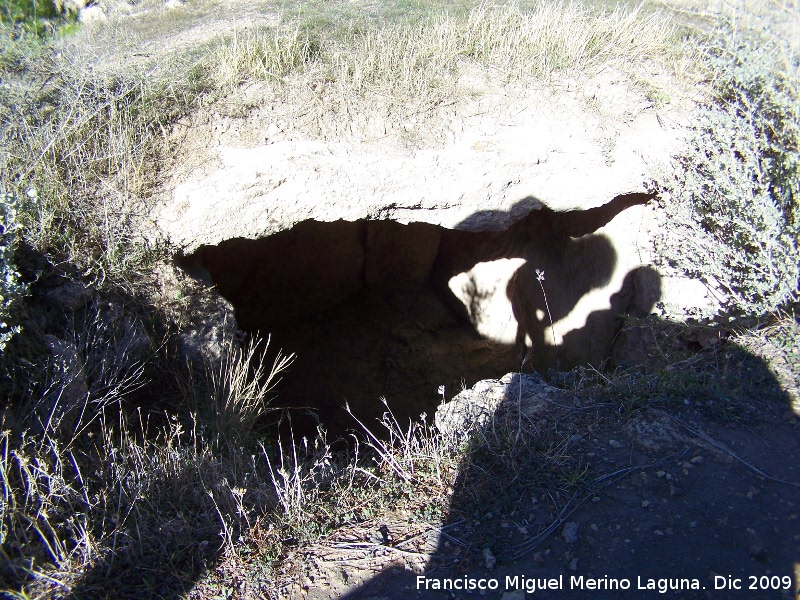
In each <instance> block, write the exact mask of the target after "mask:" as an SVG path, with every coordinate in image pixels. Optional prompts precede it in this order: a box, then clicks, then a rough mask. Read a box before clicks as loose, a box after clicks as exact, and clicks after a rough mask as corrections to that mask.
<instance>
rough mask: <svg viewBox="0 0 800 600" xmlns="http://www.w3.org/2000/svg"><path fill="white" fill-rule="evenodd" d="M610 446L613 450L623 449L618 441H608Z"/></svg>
mask: <svg viewBox="0 0 800 600" xmlns="http://www.w3.org/2000/svg"><path fill="white" fill-rule="evenodd" d="M608 445H609V446H611V447H612V448H622V444H621V443H619V442H618V441H617V440H608Z"/></svg>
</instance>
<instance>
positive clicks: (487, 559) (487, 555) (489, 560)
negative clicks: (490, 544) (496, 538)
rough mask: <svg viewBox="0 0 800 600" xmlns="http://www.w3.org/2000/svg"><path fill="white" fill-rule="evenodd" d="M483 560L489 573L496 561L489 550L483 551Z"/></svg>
mask: <svg viewBox="0 0 800 600" xmlns="http://www.w3.org/2000/svg"><path fill="white" fill-rule="evenodd" d="M483 560H484V564H485V565H486V568H487V569H489V570H490V571H491V570H492V569H494V567H495V565H496V564H497V559H496V558H495V556H494V554H492V551H491V549H489V548H484V549H483Z"/></svg>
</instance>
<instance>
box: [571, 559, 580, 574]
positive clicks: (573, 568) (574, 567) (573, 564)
mask: <svg viewBox="0 0 800 600" xmlns="http://www.w3.org/2000/svg"><path fill="white" fill-rule="evenodd" d="M569 570H570V571H577V570H578V559H577V558H573V559H572V562H570V563H569Z"/></svg>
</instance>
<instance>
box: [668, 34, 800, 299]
mask: <svg viewBox="0 0 800 600" xmlns="http://www.w3.org/2000/svg"><path fill="white" fill-rule="evenodd" d="M706 57H707V62H708V69H709V72H710V73H712V74H713V80H712V90H713V94H714V97H713V101H712V102H710V103H708V104H707V105H705V106H704V107H703V108H702V109H701V110H700V113H699V115H698V117H697V120H696V124H695V126H694V128H693V131H692V133H691V135H690V137H689V140H688V145H687V147H686V149H685V150H684V152H683V153H682V154H681V155H680V156H677V157H675V159H674V161H673V164H672V165H670V169H671V173H669V174H668V175H666V176H664V177H662V178H661V181H660V182H659V185H658V187H659V188H660V189H659V191H660V193H661V198H662V202H663V206H664V208H665V210H666V212H667V216H668V219H669V220H668V223H669V226H668V231H667V233H666V234H665V235H664V236H663V237H662V239H661V248H662V250H664V254H665V255H666V256H667V257H668V258H669V260H670V261H671V263H672V264H673V265H674V266H676V267H678V268H679V269H680V270H682V271H683V272H685V273H687V274H688V275H690V276H693V277H698V278H700V279H703V280H704V281H706V282H707V283H709V284H710V285H711V286H712V287H715V288H717V289H719V290H721V291H722V292H723V293H724V294H725V295H726V296H727V306H726V308H728V309H733V310H736V311H742V312H746V313H752V312H765V311H770V310H774V309H776V308H777V307H779V306H780V305H782V304H784V303H786V302H789V301H792V300H793V299H796V298H797V296H798V279H799V276H800V273H799V272H798V269H799V266H798V246H799V245H800V244H799V243H798V239H799V237H800V236H799V235H798V233H799V231H800V230H799V229H798V203H799V202H800V190H799V189H798V175H799V174H800V153H799V152H798V148H799V147H800V93H798V92H799V87H800V84H799V83H798V81H799V80H800V77H799V75H800V69H798V57H797V56H794V55H792V53H791V52H790V50H789V48H788V47H787V46H785V45H784V44H782V43H781V42H779V41H776V40H766V39H764V38H763V36H756V35H755V34H750V35H749V36H745V35H743V34H741V33H737V32H733V31H731V30H729V29H728V30H723V33H722V34H721V35H719V36H718V37H717V38H716V39H714V40H712V42H711V43H710V44H709V47H708V48H707V50H706Z"/></svg>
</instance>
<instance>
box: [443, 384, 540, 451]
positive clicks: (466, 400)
mask: <svg viewBox="0 0 800 600" xmlns="http://www.w3.org/2000/svg"><path fill="white" fill-rule="evenodd" d="M553 392H554V389H553V388H552V387H550V386H549V385H547V384H546V383H545V382H544V380H543V379H542V378H541V376H539V375H537V374H536V373H532V374H530V373H521V374H520V373H509V374H507V375H505V376H503V378H502V379H499V380H498V379H488V380H484V381H479V382H478V383H476V384H475V385H474V386H473V387H472V389H469V390H464V391H463V392H461V393H460V394H458V395H457V396H456V397H455V398H453V399H452V400H451V401H449V402H445V403H443V404H442V405H441V406H439V408H438V409H437V410H436V415H435V422H436V427H437V429H439V431H441V432H442V433H443V434H445V435H455V436H458V435H463V434H467V433H469V432H470V431H475V430H477V429H481V428H483V427H486V426H487V425H488V424H489V422H490V421H491V419H492V417H493V416H494V415H495V414H497V413H498V411H502V410H505V409H507V408H509V407H510V406H511V405H513V406H514V407H516V406H518V405H519V406H520V407H521V410H522V412H523V414H525V415H528V416H533V415H535V414H537V413H538V412H540V411H542V410H544V409H546V407H547V399H548V397H549V396H551V395H552V394H553Z"/></svg>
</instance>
